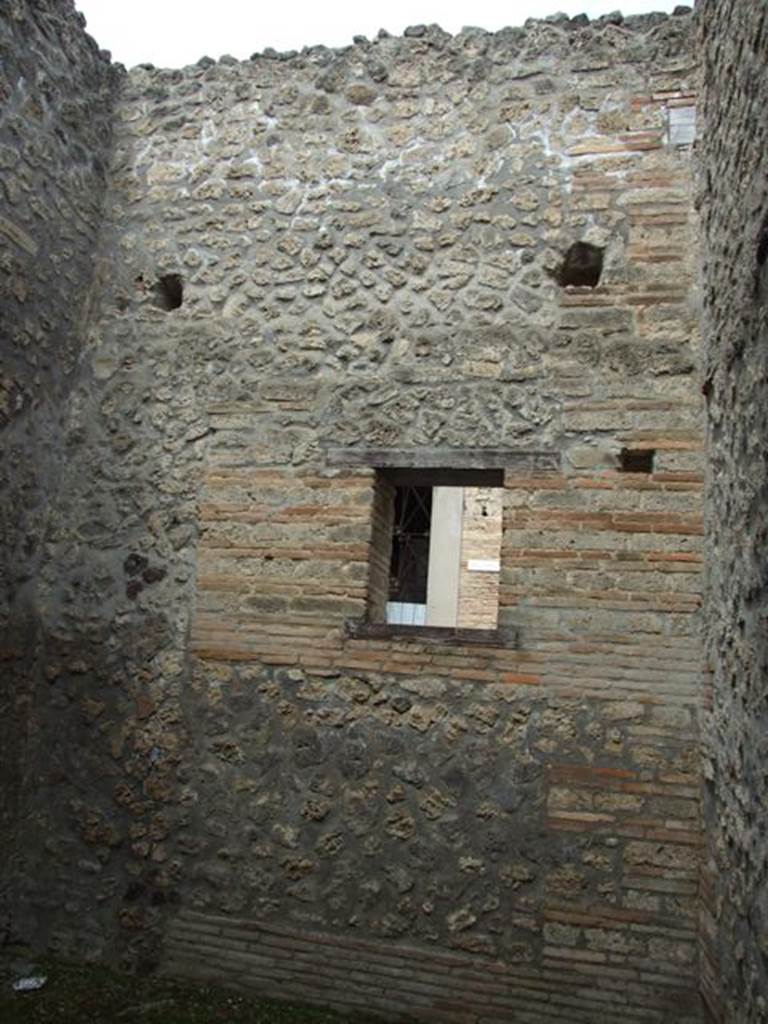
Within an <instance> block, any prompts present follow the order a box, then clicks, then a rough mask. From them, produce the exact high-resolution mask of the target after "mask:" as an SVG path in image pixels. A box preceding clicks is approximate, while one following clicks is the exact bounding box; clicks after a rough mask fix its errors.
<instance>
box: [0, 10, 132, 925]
mask: <svg viewBox="0 0 768 1024" xmlns="http://www.w3.org/2000/svg"><path fill="white" fill-rule="evenodd" d="M0 54H1V55H2V57H1V59H0V165H2V181H1V182H0V308H1V309H2V314H1V315H0V451H1V452H2V455H0V491H2V503H1V504H0V536H1V537H2V553H1V554H0V663H2V676H3V680H2V687H1V688H0V748H1V749H2V751H3V783H2V785H1V786H0V832H2V835H3V843H2V849H1V850H0V871H1V872H2V875H3V879H4V884H3V886H2V896H1V897H0V900H2V901H3V902H4V901H5V899H6V896H7V894H9V893H10V894H11V896H12V898H13V899H14V900H15V902H16V908H17V910H19V914H18V916H17V915H16V914H11V913H10V911H9V910H6V909H5V906H3V907H2V908H0V920H2V921H3V925H2V926H0V933H2V935H3V936H4V937H5V938H6V939H19V938H22V939H23V938H29V937H30V936H31V934H32V933H33V932H34V930H35V929H34V924H35V923H37V924H39V923H41V922H42V921H43V920H48V918H49V917H50V913H51V906H52V900H53V899H54V898H53V897H52V896H50V895H49V896H48V897H47V899H41V895H42V893H43V892H44V890H45V888H46V883H45V882H43V884H42V886H40V888H39V889H38V885H39V883H40V882H42V881H43V878H44V877H45V872H42V873H41V871H42V869H41V867H40V863H39V860H38V858H36V857H35V856H34V855H32V854H31V852H30V851H31V849H32V847H33V846H34V845H35V843H36V844H38V849H39V853H40V855H42V856H45V855H44V851H43V850H42V849H40V844H42V841H43V840H44V839H45V838H46V836H48V835H49V825H50V809H49V808H47V807H46V804H45V801H44V800H41V799H40V785H41V781H42V780H43V778H45V779H47V780H49V781H50V784H52V785H56V784H61V782H62V781H63V780H64V779H65V778H66V772H65V770H64V766H63V764H62V762H61V761H60V759H59V757H58V756H56V755H54V756H53V757H51V759H50V760H48V759H47V754H48V752H49V746H48V743H49V739H50V735H51V732H52V731H55V729H56V728H57V726H56V719H57V717H58V715H59V713H60V711H61V708H62V706H65V705H69V704H70V702H71V701H75V700H77V701H83V702H84V703H82V704H80V707H81V709H82V714H83V716H84V719H85V720H86V721H88V720H90V721H95V720H96V719H97V718H98V717H99V716H98V714H97V713H96V708H97V702H96V703H93V704H92V703H90V702H89V701H90V696H91V695H90V694H89V693H88V688H87V687H85V686H82V685H81V681H80V680H79V679H78V680H77V681H76V682H75V680H74V676H69V677H68V675H67V674H68V672H69V671H72V672H73V673H76V674H77V673H78V672H79V669H78V667H77V665H78V662H77V661H76V657H79V652H78V655H77V656H74V655H73V657H72V664H71V665H66V664H61V665H59V666H58V667H57V668H54V667H53V665H52V664H51V665H49V669H50V671H49V672H46V671H45V670H46V658H47V657H48V656H49V652H48V651H47V650H46V646H47V637H46V626H45V624H44V623H43V622H42V618H43V616H41V607H40V603H41V597H42V595H40V594H39V591H38V586H37V584H38V576H37V573H38V571H39V568H40V566H41V565H42V563H43V562H44V561H45V560H46V559H47V558H48V557H49V556H50V551H49V550H47V549H46V544H47V542H48V539H49V533H48V530H49V527H50V524H51V520H52V518H53V516H55V514H56V508H57V500H58V494H59V491H60V487H61V485H62V482H63V479H64V472H63V471H64V463H65V460H66V455H65V452H66V450H67V448H68V447H69V445H70V444H71V445H74V444H77V440H76V437H75V435H74V434H71V435H70V436H69V438H68V437H67V431H68V426H67V423H68V417H69V411H70V402H71V400H72V392H73V389H74V386H75V383H76V382H77V381H80V380H82V378H83V376H84V375H85V370H84V366H83V364H84V362H85V357H84V353H85V351H86V349H87V348H88V336H87V332H86V329H85V324H86V321H87V319H88V316H89V314H90V312H91V311H92V304H93V298H94V291H95V288H94V267H95V260H94V257H95V245H96V239H97V235H98V231H99V227H100V224H101V217H102V203H103V198H104V192H105V187H106V168H107V164H108V162H109V143H110V137H111V124H112V107H113V101H114V94H115V91H116V86H117V82H118V81H119V78H120V75H119V73H118V72H117V71H116V70H115V69H113V68H111V67H110V66H109V63H108V57H106V58H105V56H104V55H102V54H100V53H99V50H98V47H97V46H96V44H95V43H94V41H93V40H92V39H90V38H89V37H87V36H86V35H85V34H84V33H83V31H82V26H81V24H80V17H79V15H77V14H76V12H75V9H74V5H73V4H72V3H71V2H69V0H63V2H60V3H54V2H46V0H39V2H35V3H28V2H25V0H18V2H14V3H10V4H6V5H4V7H3V10H2V12H0ZM94 514H95V515H98V511H97V510H94ZM73 528H74V524H73ZM72 582H73V585H74V586H76V587H77V586H79V583H80V581H79V580H78V581H72ZM74 594H75V592H74V591H73V593H72V596H73V597H74ZM42 600H44V598H42ZM50 659H51V662H55V661H56V659H57V655H56V653H55V652H53V651H50ZM44 672H45V675H44ZM46 676H47V680H48V681H46ZM67 678H69V679H70V680H71V685H72V686H73V687H74V688H75V689H76V690H77V691H78V693H77V695H75V693H74V692H73V690H72V689H71V688H70V683H69V682H64V680H65V679H67ZM51 684H53V685H51ZM80 713H81V712H79V711H76V710H75V708H74V705H73V706H72V717H73V719H74V718H75V717H78V716H79V714H80ZM65 733H66V736H67V739H68V740H70V741H72V743H73V750H72V752H71V755H74V747H76V746H77V744H76V742H75V735H76V733H77V729H74V730H73V731H72V732H69V731H68V730H65ZM62 739H63V736H62ZM90 767H91V768H93V767H94V766H93V765H91V766H90ZM99 773H101V770H99ZM85 774H90V772H86V773H85ZM73 781H74V780H73ZM22 817H23V819H24V821H25V827H26V828H27V829H30V830H31V831H32V832H33V834H34V840H33V839H32V837H30V836H26V837H22V836H21V835H20V834H19V832H18V826H19V823H20V820H21V818H22ZM51 834H52V833H51ZM69 841H71V837H70V839H69V840H67V839H64V840H63V842H65V843H67V842H69ZM68 852H69V853H71V852H72V851H71V848H68ZM67 860H68V857H67V856H66V855H64V854H63V851H62V855H61V856H58V855H57V856H55V857H54V858H53V863H54V864H55V867H54V868H53V870H54V871H55V872H57V873H60V874H64V873H65V871H66V868H65V864H66V863H67ZM73 863H75V861H71V862H70V865H71V864H73ZM84 863H85V862H84ZM88 863H89V864H90V863H91V861H90V860H88ZM33 890H34V892H33ZM66 902H67V900H66V895H64V894H63V895H62V899H61V904H62V905H63V904H65V903H66ZM6 922H7V923H6ZM86 930H87V928H86ZM90 938H91V937H88V938H85V934H84V941H86V942H88V941H90Z"/></svg>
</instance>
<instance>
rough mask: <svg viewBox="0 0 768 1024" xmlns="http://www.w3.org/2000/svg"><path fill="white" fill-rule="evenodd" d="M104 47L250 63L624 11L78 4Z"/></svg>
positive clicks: (492, 5)
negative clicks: (382, 35)
mask: <svg viewBox="0 0 768 1024" xmlns="http://www.w3.org/2000/svg"><path fill="white" fill-rule="evenodd" d="M75 3H76V5H77V8H78V10H80V11H82V13H83V14H84V15H85V17H86V19H87V20H88V31H89V32H90V33H91V35H92V36H93V37H94V38H95V39H96V41H97V42H98V44H99V46H101V47H102V48H103V49H105V50H111V51H112V56H113V58H114V59H115V60H118V61H121V62H122V63H123V64H125V65H126V66H127V67H132V66H133V65H134V64H140V63H144V62H147V61H148V62H150V63H152V64H155V65H157V66H158V67H183V66H184V65H185V64H192V63H194V62H195V61H196V60H198V59H199V58H200V57H202V56H203V55H207V56H209V57H216V58H218V57H221V56H222V55H223V54H225V53H229V54H232V56H233V57H238V58H240V59H244V58H246V57H250V55H251V54H252V53H254V52H256V51H258V50H263V49H264V48H265V47H267V46H272V47H274V48H275V49H276V50H300V49H301V48H302V47H303V46H311V45H313V44H316V43H324V44H325V45H326V46H346V45H347V44H349V43H351V42H352V37H353V36H355V35H363V36H368V38H369V39H370V38H373V37H374V36H375V35H376V33H377V32H378V30H379V29H380V28H385V29H386V30H387V31H388V32H390V33H392V35H402V32H403V29H404V28H405V27H406V26H407V25H417V24H420V23H423V24H426V25H428V24H431V23H433V22H437V24H438V25H440V26H442V28H444V29H446V30H447V31H448V32H454V33H455V32H458V31H459V30H460V29H461V28H463V27H464V26H465V25H475V26H479V27H480V28H486V29H491V30H494V29H499V28H503V27H504V26H505V25H521V24H522V23H523V22H524V21H525V19H526V18H530V17H536V18H542V17H545V16H546V15H548V14H553V13H554V12H555V11H565V12H566V13H567V14H570V15H574V14H580V13H582V12H584V13H586V14H588V15H589V16H590V17H592V18H595V17H598V16H599V15H600V14H607V13H608V12H609V11H613V10H616V8H617V6H619V2H618V0H574V2H571V0H552V2H551V3H549V2H547V3H542V2H536V0H506V2H501V0H388V2H385V3H383V4H381V5H379V4H375V3H370V2H367V3H366V2H363V3H357V4H353V3H349V4H345V3H342V2H340V0H326V2H325V3H320V2H319V0H314V2H312V0H288V2H283V3H280V2H279V0H277V2H273V3H265V4H263V6H262V4H260V3H258V2H255V0H207V2H201V0H75ZM675 6H676V4H675V3H674V2H667V0H626V4H625V6H624V7H623V11H624V14H640V13H644V12H646V11H666V12H667V13H671V11H672V10H673V8H674V7H675Z"/></svg>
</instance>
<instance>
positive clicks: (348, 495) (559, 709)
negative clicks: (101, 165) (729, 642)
mask: <svg viewBox="0 0 768 1024" xmlns="http://www.w3.org/2000/svg"><path fill="white" fill-rule="evenodd" d="M691 31H692V26H691V19H690V17H689V16H688V15H681V16H677V17H673V18H666V17H664V16H655V15H653V16H647V17H641V18H634V19H627V20H626V21H625V22H623V23H622V21H621V19H620V18H618V17H615V16H613V17H609V18H606V19H602V20H601V21H600V22H599V23H596V24H594V25H592V26H589V25H585V24H583V20H580V19H576V20H574V21H572V22H571V21H568V19H565V20H563V19H560V18H555V19H553V20H550V21H549V22H537V23H532V24H530V25H529V26H528V27H527V28H525V29H510V30H505V31H503V32H500V33H497V34H495V35H489V34H487V33H484V32H481V31H479V30H467V31H465V32H463V33H462V34H460V35H459V36H456V37H450V36H448V35H446V34H445V33H443V32H441V31H440V30H439V29H437V28H434V27H433V28H429V29H422V28H417V29H414V30H411V31H410V32H409V33H408V34H407V36H406V38H404V39H391V38H387V37H382V38H379V39H377V40H376V41H374V42H367V41H364V40H361V41H358V42H357V43H356V44H355V46H353V47H350V48H348V49H346V50H344V51H330V50H326V49H324V48H322V47H318V48H313V49H310V50H307V51H304V52H303V53H302V54H300V55H270V54H264V55H257V56H256V57H254V59H253V60H252V61H250V62H246V63H242V64H238V63H237V62H234V61H231V60H229V59H222V61H220V62H219V63H218V64H216V63H214V62H212V61H207V60H204V61H201V62H200V63H199V64H198V65H197V66H194V67H190V68H185V69H183V70H179V71H158V70H155V69H151V68H148V67H141V68H137V69H134V71H133V72H132V73H131V75H130V77H129V79H128V81H127V83H126V86H125V90H124V93H123V96H122V99H121V102H120V105H119V107H118V110H117V113H116V119H115V136H116V137H115V155H114V161H113V165H112V173H111V185H110V192H109V196H108V200H107V206H106V223H105V227H104V232H103V235H102V239H101V248H100V258H101V260H102V261H103V265H104V275H103V279H104V287H103V289H102V290H101V293H100V297H99V302H98V309H97V311H96V318H95V320H94V323H93V330H92V339H93V348H92V349H91V350H90V352H89V361H88V375H87V377H84V378H83V380H82V381H81V382H79V384H78V386H77V387H76V388H75V390H74V394H73V397H72V401H71V403H70V406H69V410H68V418H67V424H66V432H65V438H66V439H67V447H66V456H67V474H66V481H65V486H64V487H63V488H62V489H61V490H60V491H59V493H58V496H57V504H56V515H55V516H54V517H52V519H51V524H50V529H49V537H48V544H47V549H46V559H45V563H44V564H43V565H42V566H41V569H40V573H39V592H40V595H41V599H42V600H43V601H44V606H45V609H46V629H47V632H48V636H49V643H48V647H47V651H46V655H47V656H46V661H45V673H46V679H47V680H48V682H47V684H46V685H47V686H48V688H49V689H48V692H49V694H50V698H49V699H50V708H51V713H52V714H54V715H55V721H56V724H57V734H56V735H55V736H53V737H52V738H51V742H50V744H49V748H48V751H49V759H50V766H51V768H50V771H49V772H48V773H47V774H46V775H45V777H44V778H43V779H42V780H41V790H40V802H39V804H38V805H37V806H38V809H39V811H40V813H39V814H38V815H37V817H36V823H37V824H36V827H37V828H39V830H40V835H41V836H42V835H43V833H45V834H46V835H47V836H48V841H47V843H41V845H40V854H39V856H38V857H36V858H34V857H33V858H30V861H29V865H28V872H29V877H30V878H32V877H37V878H38V879H45V881H46V899H47V900H48V904H47V905H46V906H45V907H43V909H41V910H40V911H39V914H38V920H37V927H38V928H39V929H43V930H44V929H46V928H47V929H48V934H49V936H51V937H52V940H53V944H54V946H55V947H56V948H58V949H59V950H60V951H62V952H66V953H69V954H76V955H83V954H86V955H92V956H103V955H107V954H112V955H115V954H116V953H118V952H119V953H120V954H122V955H123V957H124V960H125V962H126V963H131V964H134V965H136V964H139V965H144V966H155V965H157V964H158V963H161V964H164V965H165V967H166V969H168V970H175V971H183V972H192V973H197V974H200V973H201V972H203V973H206V974H207V975H209V976H211V977H223V978H226V979H228V980H229V982H230V983H235V984H239V985H243V986H248V985H250V986H257V987H260V988H262V989H264V990H268V991H273V992H279V993H280V994H283V995H286V994H292V993H293V994H295V995H299V996H301V997H302V998H311V999H318V1000H321V1001H336V1002H341V1001H342V997H341V994H340V992H341V990H340V988H339V980H338V975H337V974H336V973H334V972H335V971H336V970H337V965H338V960H339V957H343V956H350V955H354V958H355V969H356V972H355V974H354V975H353V974H352V972H351V971H347V972H345V979H344V993H345V995H344V998H345V999H346V1000H347V1004H348V1005H349V1004H354V1002H355V1000H357V1001H358V1002H360V1001H363V1002H364V1004H365V1005H366V1006H367V1007H368V1008H370V1009H379V1010H381V1011H382V1012H388V1013H390V1014H392V1013H395V1012H403V1011H404V1010H406V1009H407V1010H411V1011H413V1012H414V1013H418V1014H419V1015H420V1016H422V1017H423V1018H425V1019H428V1018H429V1017H430V1016H431V1017H432V1018H436V1019H441V1020H448V1019H451V1020H459V1019H461V1020H465V1019H468V1015H472V1014H474V1015H479V1014H484V1019H487V1020H493V1019H495V1018H500V1019H509V1013H510V1012H511V1011H510V1007H511V1006H513V1005H514V1006H516V1007H519V1006H524V1009H525V1013H526V1014H527V1018H526V1019H528V1020H530V1021H549V1022H551V1021H556V1020H562V1021H566V1020H568V1021H573V1020H584V1021H597V1020H600V1021H618V1020H622V1021H623V1020H625V1019H627V1018H630V1019H633V1020H637V1021H649V1022H650V1021H654V1022H660V1021H672V1020H674V1021H690V1022H692V1021H695V1020H698V1004H697V998H696V978H697V963H696V892H697V880H698V861H699V852H700V845H701V835H700V828H699V792H698V778H697V776H698V763H697V751H698V723H697V720H696V712H697V703H698V691H699V683H700V651H699V646H700V645H699V640H698V625H697V611H698V605H699V583H698V572H699V568H700V551H699V544H700V534H701V521H700V499H699V492H700V487H701V468H702V464H701V451H700V449H701V440H700V434H701V430H700V418H699V404H700V395H699V394H698V388H697V385H696V382H695V368H696V359H697V354H696V337H697V314H698V309H697V292H696V284H695V274H694V270H695V268H694V264H693V255H694V253H693V245H692V228H691V224H692V209H691V197H690V169H689V150H688V148H687V146H685V145H680V144H679V139H678V137H676V136H675V135H674V133H670V124H671V123H672V122H673V121H674V120H675V117H676V116H677V115H675V114H674V112H675V111H679V110H683V111H686V112H687V111H688V110H689V109H690V108H691V107H692V105H693V104H694V102H695V98H694V94H693V89H694V82H695V74H696V69H695V66H694V61H693V57H692V47H691ZM577 242H582V243H589V244H590V245H591V246H594V247H595V248H596V249H598V250H601V251H602V257H603V270H602V276H601V278H600V281H599V284H598V285H597V286H596V287H577V288H566V287H564V284H563V282H564V280H565V278H564V276H563V274H564V266H567V265H568V260H567V253H568V252H569V250H570V249H571V246H572V245H573V244H574V243H577ZM590 251H592V250H590ZM382 448H383V449H392V450H397V451H399V452H401V453H402V452H403V451H405V452H409V453H410V454H411V455H412V456H413V458H414V459H415V460H416V462H417V464H418V461H419V458H423V456H420V454H419V453H423V452H425V451H426V450H428V449H429V450H431V451H432V452H435V451H437V452H438V453H441V454H440V458H441V459H442V460H443V463H444V464H448V465H449V466H450V463H451V456H450V454H449V453H450V452H451V451H452V450H458V449H461V450H464V451H466V450H470V451H478V450H481V449H488V448H493V449H496V450H501V451H502V452H503V453H506V455H507V456H508V461H509V465H507V462H506V461H505V460H504V458H503V457H502V461H503V462H504V464H503V465H501V466H500V467H499V468H502V469H504V468H505V467H506V474H505V486H504V498H503V503H504V535H503V546H502V556H501V560H502V572H501V579H500V610H499V622H500V627H501V633H500V636H499V638H498V640H497V642H496V643H494V644H490V645H489V644H485V645H484V644H478V643H471V642H458V643H454V644H452V645H445V644H442V643H434V642H431V641H429V640H428V639H427V638H415V639H414V638H410V639H403V638H402V637H397V636H375V635H372V634H370V633H369V634H366V632H365V628H364V627H361V625H360V621H359V620H360V619H361V618H363V617H364V615H365V610H366V606H367V599H368V595H367V582H366V581H367V579H368V576H369V572H368V569H369V561H370V559H371V558H372V557H375V555H376V553H375V551H374V546H375V545H374V543H373V539H374V538H373V520H374V507H375V502H374V496H375V493H376V484H377V473H376V469H375V467H374V466H373V465H367V464H366V461H365V455H364V453H365V452H367V451H370V450H371V449H382ZM649 450H652V451H653V452H654V453H655V454H654V456H653V460H652V462H653V464H652V465H651V466H647V467H646V469H645V470H642V471H630V472H627V471H626V470H627V467H628V465H629V466H630V468H631V465H632V464H631V463H627V462H626V459H624V460H622V456H621V452H622V451H624V452H633V451H635V452H637V451H649ZM531 452H533V453H534V454H532V455H526V453H531ZM348 620H353V622H352V626H351V627H350V623H349V621H348ZM94 780H99V781H98V784H96V785H94ZM43 808H44V809H45V813H44V814H43V813H42V809H43ZM30 885H32V883H30ZM29 905H34V901H33V900H27V906H29ZM30 927H32V924H30ZM163 943H164V944H163ZM286 950H287V954H286V953H285V951H286ZM281 951H282V952H281ZM286 959H289V960H290V961H293V962H296V963H298V962H301V963H302V964H304V966H305V967H306V971H305V972H304V974H303V976H302V975H300V974H299V973H298V972H290V973H287V972H286V971H285V964H286ZM404 964H407V967H406V966H404ZM419 964H422V965H423V968H419V967H418V965H419ZM414 965H416V966H414ZM450 970H454V971H455V972H457V974H456V976H457V977H459V976H462V977H464V976H466V977H467V978H471V979H473V984H472V985H471V986H468V987H467V991H466V992H460V991H458V990H456V989H454V990H452V992H451V993H450V994H449V995H450V999H452V1000H453V1001H454V1003H455V1005H452V1006H448V1005H444V1004H443V1003H441V1002H440V997H439V994H438V993H436V991H435V989H436V988H437V989H439V988H440V987H441V986H442V987H445V985H446V984H447V982H446V976H447V974H448V972H449V971H450ZM459 972H463V973H462V974H460V973H459ZM307 975H309V976H311V977H313V978H315V979H317V980H316V986H315V987H314V988H312V989H308V988H307V986H306V983H305V981H304V980H302V978H303V977H306V976H307ZM386 977H392V978H394V979H396V981H395V982H393V983H392V984H391V985H389V984H387V983H385V981H383V980H382V979H383V978H386ZM483 978H485V979H486V980H485V981H484V982H483V981H482V979H483ZM323 979H325V980H323ZM334 979H335V980H334ZM397 979H400V980H399V981H397Z"/></svg>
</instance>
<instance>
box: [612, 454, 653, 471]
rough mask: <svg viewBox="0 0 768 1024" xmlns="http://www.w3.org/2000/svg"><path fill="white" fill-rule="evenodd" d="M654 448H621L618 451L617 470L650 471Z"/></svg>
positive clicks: (651, 469)
mask: <svg viewBox="0 0 768 1024" xmlns="http://www.w3.org/2000/svg"><path fill="white" fill-rule="evenodd" d="M655 455H656V449H655V448H622V449H621V451H620V452H619V472H621V473H652V472H653V460H654V456H655Z"/></svg>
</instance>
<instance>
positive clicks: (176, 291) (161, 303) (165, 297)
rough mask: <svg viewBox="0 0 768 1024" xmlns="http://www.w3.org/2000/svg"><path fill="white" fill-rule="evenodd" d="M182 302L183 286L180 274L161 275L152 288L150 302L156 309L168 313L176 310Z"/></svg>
mask: <svg viewBox="0 0 768 1024" xmlns="http://www.w3.org/2000/svg"><path fill="white" fill-rule="evenodd" d="M183 300H184V285H183V282H182V280H181V274H163V276H162V277H160V278H158V280H157V281H156V282H155V284H154V287H153V288H152V302H153V305H155V306H156V307H157V308H158V309H164V310H165V311H166V312H167V313H169V312H170V311H171V310H172V309H178V308H179V307H180V306H181V303H182V302H183Z"/></svg>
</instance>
